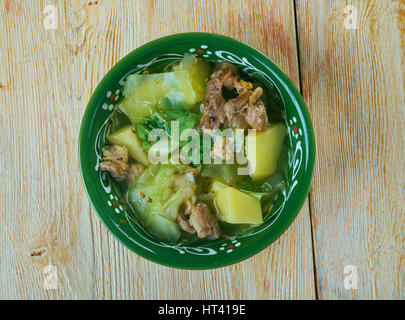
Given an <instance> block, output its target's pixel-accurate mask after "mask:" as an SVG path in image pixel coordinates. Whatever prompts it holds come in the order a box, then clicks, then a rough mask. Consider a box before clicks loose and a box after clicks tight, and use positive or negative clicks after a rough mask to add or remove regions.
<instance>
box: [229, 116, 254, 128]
mask: <svg viewBox="0 0 405 320" xmlns="http://www.w3.org/2000/svg"><path fill="white" fill-rule="evenodd" d="M228 123H229V126H230V127H231V128H237V129H243V130H245V129H249V124H248V123H247V122H246V118H245V116H244V115H243V114H242V113H235V114H234V115H233V116H232V117H231V118H228Z"/></svg>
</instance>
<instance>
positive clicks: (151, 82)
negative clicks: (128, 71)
mask: <svg viewBox="0 0 405 320" xmlns="http://www.w3.org/2000/svg"><path fill="white" fill-rule="evenodd" d="M123 95H124V99H123V100H122V102H121V103H120V104H119V108H120V110H121V111H122V112H123V113H124V114H125V115H126V116H127V117H128V118H129V119H130V120H131V122H132V123H134V124H135V123H140V122H142V120H143V119H144V118H145V117H148V116H150V115H151V114H152V112H153V110H155V109H156V107H158V106H159V105H160V104H162V102H163V99H168V101H169V102H170V104H171V105H174V106H178V105H181V106H184V107H191V106H193V105H194V104H195V103H196V102H198V101H197V100H196V93H195V91H194V89H193V87H192V84H191V82H190V79H189V74H188V72H186V71H177V72H165V73H154V74H147V75H139V74H136V75H130V76H129V77H128V78H127V81H126V84H125V88H124V92H123Z"/></svg>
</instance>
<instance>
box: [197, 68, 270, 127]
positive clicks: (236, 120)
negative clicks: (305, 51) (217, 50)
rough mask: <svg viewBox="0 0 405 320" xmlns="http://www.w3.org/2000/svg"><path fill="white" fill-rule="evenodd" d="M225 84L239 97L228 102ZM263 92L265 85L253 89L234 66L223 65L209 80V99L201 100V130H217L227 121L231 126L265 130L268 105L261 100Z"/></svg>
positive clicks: (207, 97) (207, 95) (207, 96)
mask: <svg viewBox="0 0 405 320" xmlns="http://www.w3.org/2000/svg"><path fill="white" fill-rule="evenodd" d="M222 87H225V88H227V89H228V90H234V89H235V90H236V91H237V93H238V96H237V97H236V98H233V99H229V100H228V101H226V102H225V100H224V98H223V96H222ZM262 95H263V89H262V88H260V87H258V88H256V89H255V90H253V84H252V83H251V82H249V81H245V80H243V79H241V78H240V77H239V76H238V75H237V74H236V71H235V70H234V69H233V68H232V67H231V66H226V65H225V66H222V67H221V68H220V69H219V70H217V71H215V72H214V73H212V75H211V78H210V80H209V81H208V83H207V93H206V98H205V100H204V101H203V103H202V109H203V116H202V118H201V122H200V128H201V130H202V131H203V132H206V131H207V130H209V129H217V128H220V127H221V125H223V124H225V123H226V124H227V125H229V126H230V127H231V128H240V129H248V128H249V127H251V128H253V129H256V130H258V131H263V130H265V129H266V126H267V113H266V108H265V106H264V104H263V102H261V101H259V99H260V97H261V96H262Z"/></svg>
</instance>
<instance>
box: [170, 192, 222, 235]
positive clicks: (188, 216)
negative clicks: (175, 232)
mask: <svg viewBox="0 0 405 320" xmlns="http://www.w3.org/2000/svg"><path fill="white" fill-rule="evenodd" d="M177 223H178V225H179V227H180V228H181V229H182V230H184V231H186V232H189V233H192V234H193V233H197V237H198V238H206V237H210V238H212V239H217V238H218V237H219V235H220V233H219V226H218V220H217V218H216V216H214V215H213V214H211V213H210V211H209V209H208V207H207V205H205V204H204V203H197V198H196V197H195V196H193V197H191V198H190V199H189V200H188V201H187V202H186V203H185V207H184V208H183V209H182V210H180V212H179V214H178V215H177Z"/></svg>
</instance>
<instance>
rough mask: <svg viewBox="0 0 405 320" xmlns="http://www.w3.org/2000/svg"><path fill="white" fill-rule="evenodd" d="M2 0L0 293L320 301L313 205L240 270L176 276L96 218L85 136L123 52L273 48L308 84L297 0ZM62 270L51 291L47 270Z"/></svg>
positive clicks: (236, 267)
mask: <svg viewBox="0 0 405 320" xmlns="http://www.w3.org/2000/svg"><path fill="white" fill-rule="evenodd" d="M48 4H49V1H36V2H35V5H34V4H30V5H29V6H28V4H27V3H26V2H24V1H18V0H14V1H13V0H6V1H0V16H1V19H0V32H1V34H2V36H1V38H0V59H1V61H2V67H1V68H0V84H1V86H0V108H1V112H0V124H1V126H0V170H1V171H0V173H1V178H2V181H3V182H2V183H1V184H0V195H1V200H2V206H0V237H1V243H0V250H1V257H2V259H1V260H0V297H1V298H17V299H72V298H73V299H83V298H86V299H92V298H96V299H101V298H102V299H151V298H154V299H184V298H195V299H222V298H225V299H269V298H279V299H297V298H302V299H313V298H315V286H314V274H313V273H314V271H313V261H312V246H311V226H310V217H309V208H308V203H307V202H306V203H305V205H304V208H303V210H302V211H301V213H300V215H299V216H298V218H297V219H296V221H295V222H294V223H293V225H292V226H291V227H290V228H289V229H288V231H287V232H286V233H285V234H284V235H283V236H282V237H281V238H280V239H279V240H278V241H277V242H275V243H274V244H273V245H271V246H270V247H269V248H267V249H266V250H264V251H263V252H261V253H260V254H258V255H256V256H255V257H253V258H251V259H248V260H247V261H244V262H242V263H239V264H236V265H233V266H230V267H227V268H221V269H216V270H209V271H185V270H175V269H170V268H166V267H162V266H159V265H157V264H154V263H151V262H149V261H147V260H145V259H143V258H140V257H139V256H137V255H135V254H134V253H132V252H130V251H129V250H127V249H126V248H124V247H123V246H122V245H121V244H120V243H119V242H117V241H116V240H115V239H114V238H113V236H111V235H110V234H109V233H108V232H107V231H106V229H105V228H104V227H103V226H102V224H101V223H100V221H99V220H98V219H97V218H96V216H95V214H94V213H93V212H92V210H91V208H90V206H89V202H88V200H87V198H86V195H85V192H84V190H83V186H82V183H81V181H80V174H79V167H78V159H77V139H78V132H79V126H80V121H81V117H82V115H83V112H84V110H85V107H86V104H87V101H88V100H89V98H90V95H91V93H92V91H93V90H94V89H95V87H96V85H97V84H98V82H99V81H100V80H101V78H102V76H103V75H104V74H105V73H106V72H107V71H108V70H109V69H110V68H111V67H112V66H113V65H114V64H115V63H116V62H117V61H118V60H119V59H120V58H121V57H123V56H124V55H126V54H127V53H129V52H130V51H132V50H133V49H135V48H136V47H138V46H139V45H141V44H143V43H145V42H148V41H150V40H152V39H155V38H158V37H160V36H164V35H167V34H172V33H177V32H185V31H208V32H215V33H221V34H225V35H229V36H231V37H235V38H237V39H240V40H242V41H245V42H247V43H249V44H251V45H253V46H255V47H257V48H258V49H260V50H262V51H264V52H265V53H266V54H267V55H268V56H269V57H270V58H272V59H273V60H274V61H275V62H276V63H278V64H279V65H280V66H281V67H282V68H283V69H284V70H285V71H286V72H287V73H288V74H289V75H290V77H291V78H292V79H293V80H294V81H295V83H296V84H297V85H299V76H298V63H297V48H296V36H295V35H296V30H295V22H294V3H293V1H292V0H291V1H276V0H274V1H266V0H262V1H253V2H247V1H243V0H238V1H221V2H219V1H214V0H212V1H164V0H160V1H125V2H124V1H122V2H121V1H101V0H98V1H77V0H76V1H52V4H54V5H55V6H56V7H57V9H58V13H59V23H58V29H57V30H45V28H44V27H43V19H44V14H43V9H44V7H45V5H48ZM48 264H52V265H54V266H56V267H57V270H58V289H57V290H45V289H44V286H43V284H44V283H43V282H44V273H43V271H44V270H43V268H44V267H45V266H47V265H48Z"/></svg>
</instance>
